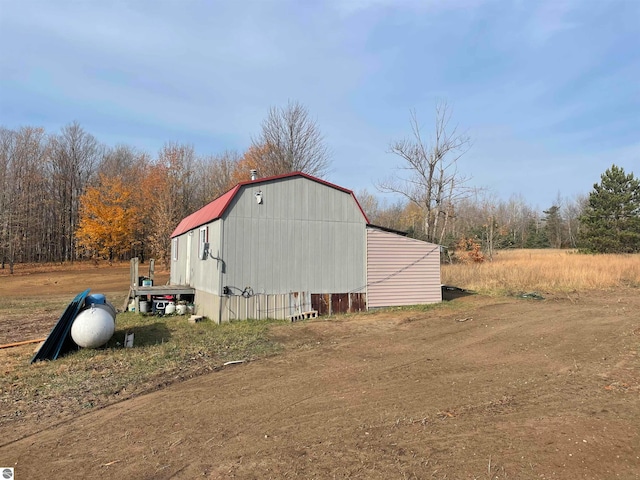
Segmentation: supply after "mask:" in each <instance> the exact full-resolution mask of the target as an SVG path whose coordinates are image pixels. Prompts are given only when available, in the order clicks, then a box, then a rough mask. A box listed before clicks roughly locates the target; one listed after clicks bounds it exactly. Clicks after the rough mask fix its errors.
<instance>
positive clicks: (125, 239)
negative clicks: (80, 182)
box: [76, 174, 137, 262]
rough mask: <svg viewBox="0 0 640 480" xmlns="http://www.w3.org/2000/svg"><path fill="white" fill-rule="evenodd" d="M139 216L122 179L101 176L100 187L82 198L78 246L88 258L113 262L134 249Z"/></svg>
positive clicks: (89, 190)
mask: <svg viewBox="0 0 640 480" xmlns="http://www.w3.org/2000/svg"><path fill="white" fill-rule="evenodd" d="M136 216H137V209H136V207H135V206H134V205H133V202H132V199H131V190H130V189H129V188H127V187H126V186H125V185H124V184H123V182H122V179H120V178H117V177H110V176H106V175H103V174H100V176H99V181H98V183H97V185H96V186H93V187H89V188H87V190H86V192H85V193H84V194H83V195H82V197H81V198H80V223H79V226H78V229H77V230H76V240H77V244H78V246H79V247H80V248H81V249H84V253H85V254H86V255H89V256H91V257H92V258H94V259H97V258H99V257H103V258H108V259H109V262H111V261H113V259H114V258H115V257H116V256H118V255H121V254H123V253H126V252H127V251H128V250H130V249H131V246H132V243H133V242H134V238H135V236H134V225H135V219H136Z"/></svg>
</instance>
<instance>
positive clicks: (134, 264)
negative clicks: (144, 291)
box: [129, 257, 139, 288]
mask: <svg viewBox="0 0 640 480" xmlns="http://www.w3.org/2000/svg"><path fill="white" fill-rule="evenodd" d="M138 264H139V261H138V257H133V258H132V259H131V261H130V262H129V276H130V277H131V278H130V283H131V286H132V287H133V288H136V287H138Z"/></svg>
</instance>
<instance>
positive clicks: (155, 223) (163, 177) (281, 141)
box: [0, 102, 640, 271]
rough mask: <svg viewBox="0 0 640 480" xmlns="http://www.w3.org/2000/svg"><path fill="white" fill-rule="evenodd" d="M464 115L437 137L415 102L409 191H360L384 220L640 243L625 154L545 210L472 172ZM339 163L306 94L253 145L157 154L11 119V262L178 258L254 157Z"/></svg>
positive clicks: (527, 242)
mask: <svg viewBox="0 0 640 480" xmlns="http://www.w3.org/2000/svg"><path fill="white" fill-rule="evenodd" d="M450 118H451V116H450V109H449V108H448V106H447V105H446V104H441V105H439V106H438V108H437V109H436V123H435V126H436V128H435V133H434V135H432V136H431V138H432V139H433V140H432V141H429V142H428V141H426V140H425V139H424V135H423V134H422V132H421V129H420V125H419V123H418V120H417V115H416V114H415V112H413V113H412V116H411V127H412V135H411V136H409V137H407V138H406V139H403V140H400V141H393V142H391V144H390V152H391V153H393V154H396V155H398V156H399V157H400V158H401V159H402V160H403V161H404V162H405V164H404V168H401V169H400V173H402V174H406V175H405V176H401V175H392V176H391V177H389V178H387V179H385V180H382V181H380V182H379V184H378V185H377V188H378V189H379V190H380V191H383V192H393V193H396V194H398V195H399V196H400V200H398V201H396V202H388V201H381V200H379V198H378V196H377V195H375V194H373V193H371V192H369V191H366V190H363V191H361V192H357V194H356V197H357V198H358V200H359V201H360V203H361V205H362V207H363V209H364V211H365V213H366V214H367V216H368V217H369V220H370V222H371V223H374V224H376V225H380V226H383V227H387V228H391V229H395V230H400V231H405V232H408V234H409V235H411V236H413V237H415V238H419V239H424V240H428V241H431V242H434V243H439V244H441V245H446V246H449V247H452V249H454V247H456V246H458V247H459V246H460V245H465V246H466V247H465V248H467V249H478V248H481V249H482V250H483V252H484V255H485V256H488V257H489V258H490V257H491V255H492V253H493V251H494V250H495V249H501V248H546V247H553V248H565V247H567V248H575V247H582V248H584V249H586V250H590V251H610V250H613V251H621V252H622V251H624V252H628V251H640V241H639V240H638V239H639V238H640V227H639V225H638V218H639V214H640V189H639V188H638V183H637V180H636V179H635V177H633V174H628V175H627V174H626V173H625V172H624V170H622V169H620V168H618V167H616V166H615V165H614V166H613V167H612V168H611V169H610V170H607V172H605V174H603V177H602V182H601V184H596V185H594V190H593V191H592V192H591V193H590V194H589V196H582V197H580V196H579V197H576V198H573V199H566V198H562V197H561V196H560V195H558V198H557V199H556V201H555V202H553V204H552V205H550V206H549V207H548V208H547V209H546V210H544V211H542V212H539V211H537V209H536V208H533V207H531V206H530V205H528V204H527V202H526V200H525V199H524V198H522V197H520V196H514V197H512V198H511V199H509V200H506V201H505V200H501V199H497V198H495V197H493V196H492V195H491V194H489V193H488V192H485V191H483V190H479V189H475V188H472V187H470V186H469V185H468V179H467V178H466V177H464V176H463V175H461V174H460V173H459V172H458V171H457V160H458V159H459V158H460V156H461V155H462V154H464V153H465V152H466V150H467V149H468V147H469V145H470V142H469V139H468V138H467V137H466V136H465V135H463V134H459V133H458V132H457V129H456V128H452V127H451V126H450V123H449V122H450ZM329 167H330V153H329V150H328V148H327V146H326V143H325V141H324V138H323V136H322V134H321V132H320V130H319V128H318V125H317V124H316V122H315V121H314V120H313V119H312V118H311V117H310V115H309V113H308V112H307V110H306V108H305V107H304V106H302V105H300V104H299V103H297V102H289V104H288V105H286V107H283V108H275V107H274V108H271V109H270V110H269V112H268V114H267V116H266V118H265V120H264V121H263V122H262V125H261V131H260V133H259V135H257V136H256V137H255V138H253V139H252V143H251V145H250V147H249V148H248V149H247V150H246V151H245V152H242V153H239V152H236V151H224V152H221V153H219V154H216V155H199V154H198V153H196V151H195V150H194V148H193V146H191V145H187V144H181V143H177V142H168V143H166V144H165V145H164V146H163V147H162V148H161V149H160V151H159V152H157V154H155V155H154V156H152V155H150V154H149V153H147V152H144V151H140V150H138V149H136V148H135V147H132V146H128V145H117V146H115V147H109V146H106V145H104V144H102V143H101V142H100V141H99V140H98V139H96V138H95V137H94V136H93V135H92V134H91V133H89V132H87V131H86V130H85V129H83V128H82V126H81V125H80V124H78V123H77V122H73V123H70V124H68V125H66V126H64V127H63V128H62V129H61V130H60V131H59V132H57V133H50V132H46V131H45V130H44V129H42V128H38V127H32V126H25V127H21V128H18V129H13V130H12V129H8V128H0V256H1V262H2V268H5V264H8V265H9V268H10V269H11V271H13V265H14V264H15V263H24V262H73V261H75V260H78V259H88V258H90V259H94V260H96V261H98V260H100V259H107V260H109V261H113V260H116V259H128V258H130V257H132V256H138V257H141V258H143V259H144V258H149V257H151V256H153V257H154V258H157V259H159V260H161V261H163V262H165V263H168V261H169V255H170V253H169V247H170V243H169V236H170V234H171V232H172V231H173V229H174V228H175V226H176V225H177V224H178V222H179V221H180V220H181V219H182V218H184V217H185V216H187V215H189V214H190V213H192V212H193V211H195V210H197V209H199V208H201V207H202V206H204V205H206V204H207V203H209V202H210V201H211V200H213V199H214V198H216V197H217V196H219V195H221V194H222V193H224V192H225V191H227V190H228V189H230V188H231V187H233V186H234V185H235V184H237V183H239V182H241V181H245V180H248V179H249V172H250V170H252V169H256V170H258V171H259V172H260V175H261V176H263V177H266V176H272V175H279V174H283V173H287V172H292V171H304V172H306V173H308V174H310V175H314V176H317V177H320V178H323V177H325V176H326V174H327V173H328V170H329ZM625 202H626V203H625ZM612 208H613V209H614V210H615V209H616V208H617V209H618V210H619V211H618V210H616V211H612ZM620 209H622V210H620ZM612 236H615V239H616V240H615V241H614V240H612ZM612 245H613V247H612ZM478 246H479V247H478Z"/></svg>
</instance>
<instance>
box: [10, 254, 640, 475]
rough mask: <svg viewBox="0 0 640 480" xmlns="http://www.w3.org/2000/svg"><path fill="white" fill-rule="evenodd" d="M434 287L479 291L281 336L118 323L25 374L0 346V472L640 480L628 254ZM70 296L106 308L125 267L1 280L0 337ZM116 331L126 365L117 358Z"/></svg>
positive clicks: (638, 265)
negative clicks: (87, 345) (131, 340)
mask: <svg viewBox="0 0 640 480" xmlns="http://www.w3.org/2000/svg"><path fill="white" fill-rule="evenodd" d="M162 275H166V272H163V273H161V274H160V276H159V278H166V277H162ZM443 283H447V284H451V285H456V286H460V287H464V288H467V289H471V290H474V291H477V292H480V294H479V295H472V296H468V297H464V298H459V299H457V300H454V301H451V302H444V303H442V304H440V305H433V306H427V307H412V308H397V309H389V310H385V311H379V312H375V313H367V314H357V315H347V316H338V317H331V318H319V319H316V320H310V321H304V322H299V323H295V324H289V323H282V322H251V321H249V322H236V323H232V324H227V325H222V326H217V325H213V324H211V323H210V322H204V323H201V324H197V325H190V324H188V323H187V322H186V320H185V319H184V318H182V317H165V318H161V317H152V316H148V317H141V316H139V315H136V314H133V313H124V314H119V315H118V317H117V325H118V328H117V331H116V334H115V335H114V338H113V339H112V341H111V342H110V343H109V345H108V346H107V348H103V349H99V350H83V351H78V352H75V353H72V354H69V355H67V356H65V357H64V358H61V359H59V360H56V361H54V362H42V363H39V364H37V365H29V360H30V358H31V356H32V355H33V345H27V346H22V347H16V348H10V349H2V350H0V365H1V368H0V467H2V466H14V467H15V469H16V478H30V479H40V478H42V479H44V478H56V477H59V476H64V478H78V479H81V478H82V479H84V478H96V477H100V478H139V479H157V478H160V479H170V478H179V479H192V478H212V479H213V478H216V479H217V478H251V479H253V478H277V479H279V478H363V479H365V478H366V479H370V478H380V479H382V478H384V479H388V478H414V479H422V478H433V479H541V478H542V479H552V478H555V479H574V478H585V479H609V478H623V479H633V478H640V454H639V453H638V452H640V356H639V355H638V352H639V351H640V256H637V255H636V256H620V257H617V256H583V255H578V254H575V253H570V252H564V251H553V250H549V251H508V252H499V253H498V254H497V255H496V256H495V257H494V261H493V262H491V263H489V262H487V263H484V264H481V265H470V266H463V265H447V266H444V267H443ZM84 288H91V289H92V291H94V292H102V293H106V294H107V297H108V298H109V299H111V300H112V301H114V303H116V304H117V305H118V306H121V302H122V300H123V299H124V297H125V296H126V291H127V288H128V266H127V265H120V266H113V267H107V266H99V267H95V266H93V265H87V264H75V265H73V266H71V267H69V266H44V267H43V266H38V267H32V268H17V269H16V274H15V275H14V276H9V275H7V274H5V273H4V272H1V271H0V338H2V341H14V340H21V339H25V338H33V337H38V336H44V335H46V334H47V333H48V332H49V330H50V329H51V327H52V325H53V324H54V323H55V320H56V319H57V316H58V315H59V313H60V312H61V311H62V309H63V308H64V305H65V303H66V302H68V301H69V300H70V299H71V298H72V297H73V296H74V295H75V293H77V292H78V291H80V290H82V289H84ZM525 292H537V293H539V294H541V296H542V297H544V299H541V300H535V299H524V298H521V297H520V296H518V294H519V293H525ZM127 330H134V331H135V332H136V339H137V342H136V346H135V348H133V349H124V348H122V346H121V345H120V344H119V342H120V341H121V340H122V339H121V337H122V336H123V334H124V332H125V331H127ZM239 359H243V360H246V361H245V362H244V363H242V364H238V365H229V366H224V363H225V362H227V361H229V360H239Z"/></svg>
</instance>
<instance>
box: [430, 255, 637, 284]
mask: <svg viewBox="0 0 640 480" xmlns="http://www.w3.org/2000/svg"><path fill="white" fill-rule="evenodd" d="M442 283H444V284H447V285H455V286H457V287H461V288H466V289H470V290H475V291H478V292H482V293H489V294H505V293H507V294H508V293H518V292H531V291H545V292H568V291H574V290H594V289H612V288H616V287H640V254H635V255H613V254H612V255H583V254H579V253H576V252H575V251H571V250H553V249H545V250H503V251H499V252H497V253H496V254H494V257H493V261H491V262H490V261H487V262H485V263H481V264H471V265H469V264H467V265H464V264H456V265H443V267H442Z"/></svg>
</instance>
